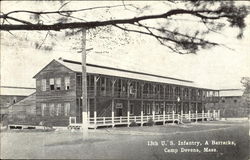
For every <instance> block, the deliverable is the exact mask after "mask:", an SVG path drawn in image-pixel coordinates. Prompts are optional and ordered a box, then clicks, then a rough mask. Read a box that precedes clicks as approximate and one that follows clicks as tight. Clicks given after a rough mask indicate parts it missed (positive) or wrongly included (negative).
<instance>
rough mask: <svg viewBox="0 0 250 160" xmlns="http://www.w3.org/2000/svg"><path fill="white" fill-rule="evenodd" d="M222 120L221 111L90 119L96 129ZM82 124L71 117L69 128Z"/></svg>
mask: <svg viewBox="0 0 250 160" xmlns="http://www.w3.org/2000/svg"><path fill="white" fill-rule="evenodd" d="M219 118H220V111H219V110H218V111H215V110H214V111H213V112H210V111H208V112H207V113H204V112H202V113H188V114H174V113H172V114H165V115H163V114H160V115H154V116H153V115H143V116H142V115H140V116H132V115H130V116H121V117H91V118H88V122H89V126H90V127H93V128H96V127H98V126H115V125H122V124H124V125H129V124H131V123H132V122H135V123H137V124H141V126H142V125H143V124H145V123H148V122H149V120H150V119H152V120H153V119H154V120H153V121H154V122H163V123H165V122H169V121H172V122H175V121H177V122H179V123H183V122H184V123H185V121H198V120H216V119H219ZM80 125H82V124H80V123H76V118H75V117H70V119H69V126H80Z"/></svg>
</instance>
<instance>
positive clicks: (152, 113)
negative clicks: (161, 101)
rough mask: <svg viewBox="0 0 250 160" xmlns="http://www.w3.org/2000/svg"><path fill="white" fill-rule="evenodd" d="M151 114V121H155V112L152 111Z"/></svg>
mask: <svg viewBox="0 0 250 160" xmlns="http://www.w3.org/2000/svg"><path fill="white" fill-rule="evenodd" d="M152 114H153V121H154V120H155V111H154V110H153V111H152Z"/></svg>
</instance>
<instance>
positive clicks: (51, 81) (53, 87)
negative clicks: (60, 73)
mask: <svg viewBox="0 0 250 160" xmlns="http://www.w3.org/2000/svg"><path fill="white" fill-rule="evenodd" d="M49 86H50V90H55V80H54V78H50V79H49Z"/></svg>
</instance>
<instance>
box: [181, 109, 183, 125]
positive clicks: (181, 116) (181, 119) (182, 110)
mask: <svg viewBox="0 0 250 160" xmlns="http://www.w3.org/2000/svg"><path fill="white" fill-rule="evenodd" d="M182 118H183V110H181V123H182Z"/></svg>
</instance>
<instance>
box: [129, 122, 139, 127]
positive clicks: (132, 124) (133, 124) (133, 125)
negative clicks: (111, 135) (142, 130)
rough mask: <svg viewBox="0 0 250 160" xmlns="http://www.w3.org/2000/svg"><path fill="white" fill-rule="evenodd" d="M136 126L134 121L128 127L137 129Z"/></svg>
mask: <svg viewBox="0 0 250 160" xmlns="http://www.w3.org/2000/svg"><path fill="white" fill-rule="evenodd" d="M137 126H138V124H137V123H136V122H135V121H133V122H131V123H130V125H129V127H137Z"/></svg>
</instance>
